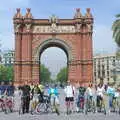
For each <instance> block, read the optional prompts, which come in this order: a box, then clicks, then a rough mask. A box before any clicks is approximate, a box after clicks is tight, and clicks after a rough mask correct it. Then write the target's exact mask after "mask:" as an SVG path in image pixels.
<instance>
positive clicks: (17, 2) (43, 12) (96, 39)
mask: <svg viewBox="0 0 120 120" xmlns="http://www.w3.org/2000/svg"><path fill="white" fill-rule="evenodd" d="M119 5H120V0H114V1H113V0H111V1H110V0H3V1H2V2H0V40H1V43H2V48H4V49H7V48H9V49H12V48H14V34H13V21H12V18H13V15H14V14H15V12H16V8H18V7H19V8H21V10H22V14H23V15H24V14H25V12H26V8H27V7H29V8H31V11H32V14H33V16H34V18H49V16H51V15H52V14H55V15H56V16H58V17H59V18H72V17H73V16H74V13H75V9H76V8H81V11H82V13H83V14H85V12H86V8H91V12H92V14H93V16H94V34H93V48H94V51H106V52H110V53H111V52H114V51H115V50H116V44H115V43H114V40H113V39H112V31H111V26H112V23H113V21H114V20H115V15H116V14H117V13H119V11H120V7H119ZM103 43H104V44H103Z"/></svg>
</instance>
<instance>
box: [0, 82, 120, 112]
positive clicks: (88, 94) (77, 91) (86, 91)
mask: <svg viewBox="0 0 120 120" xmlns="http://www.w3.org/2000/svg"><path fill="white" fill-rule="evenodd" d="M2 87H3V86H2ZM64 93H65V103H66V111H67V114H68V112H69V113H72V112H73V111H74V110H75V109H76V111H79V110H80V109H82V110H84V106H85V102H86V100H88V99H93V100H94V101H95V104H96V107H97V106H99V104H100V100H104V99H105V94H107V95H108V98H109V108H110V109H109V110H111V109H112V101H113V99H116V98H118V97H120V93H119V91H118V90H117V89H115V88H114V86H113V85H110V84H108V85H104V84H103V83H100V84H98V85H93V84H89V85H88V87H84V86H83V85H81V86H79V87H78V88H75V86H73V85H72V84H71V83H70V82H69V81H68V82H67V85H66V86H65V87H64ZM0 94H1V96H3V95H8V96H13V98H14V109H15V110H16V111H18V110H19V109H20V107H22V113H23V114H24V113H29V111H30V110H31V103H34V104H32V105H34V108H35V106H36V105H37V104H38V103H39V102H44V94H45V93H44V86H43V85H41V84H36V85H33V84H31V85H30V86H29V85H27V82H25V84H24V85H23V86H19V87H14V86H12V85H10V86H9V90H8V87H7V88H5V86H4V89H3V88H1V87H0ZM59 94H60V93H59V90H58V88H57V86H56V85H55V86H51V87H49V88H48V90H47V96H49V98H50V103H51V105H53V104H57V105H60V101H59V96H60V95H59ZM54 100H55V101H54ZM54 102H55V103H54ZM74 103H76V108H75V106H74ZM81 103H82V104H81ZM81 105H82V106H81ZM68 108H69V111H68Z"/></svg>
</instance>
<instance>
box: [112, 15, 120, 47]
mask: <svg viewBox="0 0 120 120" xmlns="http://www.w3.org/2000/svg"><path fill="white" fill-rule="evenodd" d="M112 30H113V38H114V39H115V42H116V43H117V45H118V46H119V47H120V14H118V15H116V20H115V21H114V23H113V25H112Z"/></svg>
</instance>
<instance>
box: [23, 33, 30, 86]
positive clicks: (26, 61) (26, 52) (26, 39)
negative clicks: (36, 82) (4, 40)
mask: <svg viewBox="0 0 120 120" xmlns="http://www.w3.org/2000/svg"><path fill="white" fill-rule="evenodd" d="M31 78H32V35H31V33H29V32H28V33H23V36H22V81H23V82H24V81H27V82H28V84H29V83H30V82H31V80H32V79H31Z"/></svg>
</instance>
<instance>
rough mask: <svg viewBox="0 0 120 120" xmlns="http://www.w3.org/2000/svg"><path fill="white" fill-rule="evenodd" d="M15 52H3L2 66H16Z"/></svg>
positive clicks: (0, 62) (0, 61)
mask: <svg viewBox="0 0 120 120" xmlns="http://www.w3.org/2000/svg"><path fill="white" fill-rule="evenodd" d="M14 53H15V51H14V50H6V51H3V52H1V58H0V59H1V60H0V64H2V65H5V66H10V65H13V64H14V59H15V54H14Z"/></svg>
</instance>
